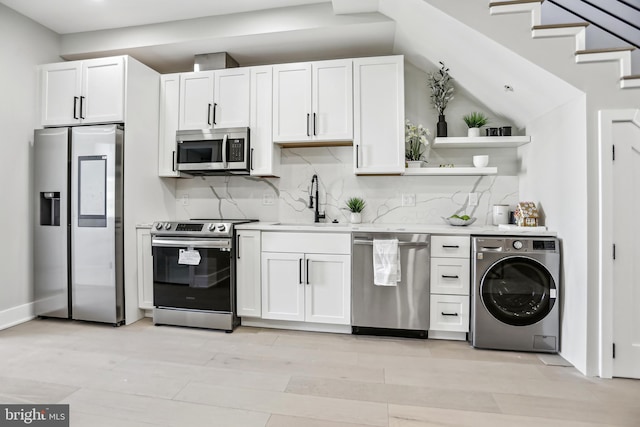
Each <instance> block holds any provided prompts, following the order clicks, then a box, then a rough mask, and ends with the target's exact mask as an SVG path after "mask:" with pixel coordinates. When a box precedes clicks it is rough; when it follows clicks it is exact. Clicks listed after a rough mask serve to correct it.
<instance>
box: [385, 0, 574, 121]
mask: <svg viewBox="0 0 640 427" xmlns="http://www.w3.org/2000/svg"><path fill="white" fill-rule="evenodd" d="M379 11H380V12H381V13H382V14H384V15H386V16H388V17H389V18H391V19H393V20H394V21H395V22H396V34H395V42H394V53H398V54H404V55H405V56H406V58H407V60H408V61H410V62H411V63H413V64H414V65H416V66H417V67H419V68H421V69H424V70H425V71H430V70H432V69H435V65H434V64H436V65H437V64H438V62H439V61H443V62H445V64H446V65H447V67H448V68H450V73H451V75H452V76H453V77H454V78H455V80H456V83H457V84H458V85H459V86H461V87H462V88H464V90H465V91H467V92H469V93H471V94H472V95H473V96H474V97H476V98H477V99H478V100H480V101H481V102H482V103H484V104H485V105H486V106H487V107H488V108H490V109H491V110H492V111H493V112H495V113H496V114H498V115H502V116H505V117H509V118H510V119H511V120H513V121H514V123H515V124H516V125H517V126H519V127H525V126H526V124H527V123H530V122H531V120H532V119H534V118H537V117H540V116H542V115H544V114H545V113H548V112H549V111H552V110H554V109H556V108H558V107H559V106H561V105H564V104H566V103H567V102H569V101H570V100H572V99H575V98H576V97H577V96H579V95H580V94H581V92H580V91H579V90H578V89H576V88H575V87H573V86H571V85H569V84H568V83H566V82H565V81H564V80H562V79H560V78H558V77H556V76H555V75H553V74H551V73H549V72H548V71H546V70H544V69H543V68H541V67H539V66H537V65H536V64H534V63H532V62H530V61H528V60H526V59H524V58H522V57H520V56H519V55H517V54H516V53H514V52H513V51H511V50H509V49H507V48H505V47H504V46H502V45H500V44H498V43H496V42H495V41H493V40H492V39H490V38H488V37H486V36H484V35H483V34H482V33H479V32H478V31H476V30H474V29H472V28H470V27H469V26H467V25H465V24H463V23H461V22H460V21H457V20H456V19H454V18H452V17H451V16H449V15H447V14H446V13H444V12H442V11H440V10H439V9H437V8H435V7H433V6H431V5H430V4H428V3H426V2H425V1H423V0H402V1H396V0H379ZM487 14H488V11H487ZM505 85H507V86H509V87H510V88H511V89H510V90H506V89H505Z"/></svg>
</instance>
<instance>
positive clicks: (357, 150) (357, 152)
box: [356, 144, 360, 169]
mask: <svg viewBox="0 0 640 427" xmlns="http://www.w3.org/2000/svg"><path fill="white" fill-rule="evenodd" d="M359 157H360V145H359V144H356V169H358V168H359V167H360V166H359V165H358V163H359Z"/></svg>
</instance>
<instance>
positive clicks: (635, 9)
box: [547, 0, 640, 49]
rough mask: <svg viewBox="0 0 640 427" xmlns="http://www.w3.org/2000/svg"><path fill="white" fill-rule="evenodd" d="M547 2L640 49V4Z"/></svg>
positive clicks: (611, 0)
mask: <svg viewBox="0 0 640 427" xmlns="http://www.w3.org/2000/svg"><path fill="white" fill-rule="evenodd" d="M547 1H548V2H549V3H551V4H553V5H555V6H557V7H559V8H561V9H563V10H565V11H566V12H569V13H571V14H573V15H575V16H577V17H578V18H580V19H582V20H583V21H587V22H589V23H591V24H592V25H593V26H595V27H597V28H599V29H601V30H603V31H605V32H607V33H608V34H610V35H612V36H614V37H617V38H618V39H620V40H622V41H624V42H625V43H627V44H629V45H630V46H635V47H636V48H639V49H640V2H638V4H634V2H635V0H547ZM605 4H606V5H605ZM623 13H624V15H623ZM634 18H635V19H634ZM606 21H610V22H608V23H607V22H606Z"/></svg>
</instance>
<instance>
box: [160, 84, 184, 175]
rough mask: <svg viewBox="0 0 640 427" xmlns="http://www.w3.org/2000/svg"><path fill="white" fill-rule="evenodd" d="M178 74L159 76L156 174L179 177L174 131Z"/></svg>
mask: <svg viewBox="0 0 640 427" xmlns="http://www.w3.org/2000/svg"><path fill="white" fill-rule="evenodd" d="M179 105H180V74H165V75H163V76H161V77H160V129H159V132H158V143H159V145H158V175H159V176H162V177H179V176H180V172H178V171H177V169H176V154H177V153H176V131H177V130H178V122H179V119H180V112H179Z"/></svg>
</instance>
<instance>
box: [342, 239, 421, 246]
mask: <svg viewBox="0 0 640 427" xmlns="http://www.w3.org/2000/svg"><path fill="white" fill-rule="evenodd" d="M353 244H354V245H369V246H373V240H354V241H353ZM398 246H429V242H398Z"/></svg>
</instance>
